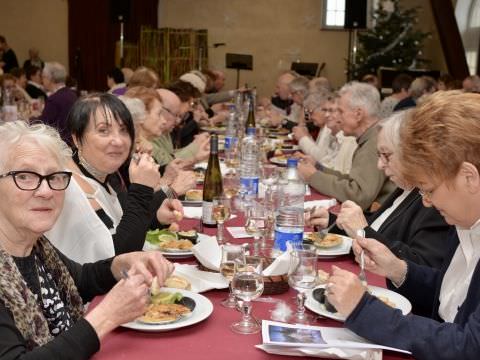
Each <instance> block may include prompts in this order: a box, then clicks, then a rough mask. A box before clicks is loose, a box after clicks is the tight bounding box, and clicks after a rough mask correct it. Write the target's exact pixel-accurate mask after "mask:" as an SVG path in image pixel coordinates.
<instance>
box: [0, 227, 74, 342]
mask: <svg viewBox="0 0 480 360" xmlns="http://www.w3.org/2000/svg"><path fill="white" fill-rule="evenodd" d="M33 251H34V252H35V255H36V256H37V257H38V260H39V261H40V263H42V264H44V265H45V268H46V270H47V271H48V272H49V273H50V274H51V275H52V278H53V280H54V281H55V284H57V287H58V292H59V293H60V296H61V298H62V300H63V302H64V303H65V306H66V308H67V311H68V312H69V313H70V315H71V317H72V320H73V322H76V321H77V320H78V319H80V318H81V317H82V316H83V303H82V299H81V297H80V295H79V293H78V290H77V288H76V286H75V283H74V282H73V279H72V277H71V276H70V273H69V272H68V269H67V267H66V266H65V264H64V263H63V262H62V260H61V259H60V257H59V256H58V254H57V252H56V250H55V249H54V248H53V246H52V244H50V242H49V241H48V240H47V239H46V238H45V237H43V236H42V237H40V238H39V239H38V241H37V243H36V244H35V247H34V250H33ZM0 299H1V300H2V301H3V302H4V304H5V306H6V308H7V309H9V310H10V312H11V313H12V315H13V319H14V321H15V325H16V327H17V328H18V330H19V331H20V333H21V334H22V336H23V338H24V339H25V342H26V347H27V349H28V350H31V349H33V348H34V347H37V346H42V345H44V344H46V343H47V342H49V341H50V340H51V339H52V335H51V334H50V331H49V328H48V323H47V320H46V319H45V316H44V315H43V313H42V309H41V308H40V306H39V305H38V303H37V301H36V300H35V295H34V294H33V293H32V291H31V290H30V289H29V288H28V286H27V284H26V282H25V280H24V279H23V277H22V275H21V274H20V271H19V270H18V268H17V266H16V264H15V262H14V260H13V259H12V257H11V256H10V255H9V254H8V253H7V252H6V251H5V250H3V249H1V248H0Z"/></svg>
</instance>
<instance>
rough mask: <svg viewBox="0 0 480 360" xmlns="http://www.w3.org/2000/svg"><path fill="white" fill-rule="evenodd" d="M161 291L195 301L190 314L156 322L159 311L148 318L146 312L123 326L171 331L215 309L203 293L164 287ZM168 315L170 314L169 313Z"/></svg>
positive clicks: (201, 318)
mask: <svg viewBox="0 0 480 360" xmlns="http://www.w3.org/2000/svg"><path fill="white" fill-rule="evenodd" d="M161 291H165V292H171V293H180V294H182V295H183V296H184V297H186V298H188V299H189V302H190V303H191V302H193V303H194V308H193V310H192V311H191V313H189V314H188V316H186V315H183V316H180V317H178V319H176V320H175V321H172V322H168V321H159V322H158V323H156V321H155V320H156V319H155V317H156V316H157V315H158V314H159V311H152V312H151V315H152V316H147V318H145V316H146V315H149V314H146V315H144V317H142V318H140V319H137V320H135V321H131V322H128V323H126V324H123V325H122V327H125V328H128V329H132V330H139V331H147V332H161V331H170V330H175V329H180V328H183V327H186V326H190V325H193V324H196V323H199V322H200V321H203V320H205V319H206V318H208V317H209V316H210V314H211V313H212V311H213V304H212V302H211V301H210V300H208V299H207V298H206V297H205V296H203V295H200V294H197V293H194V292H191V291H188V290H182V289H171V288H162V289H161ZM154 310H155V309H154ZM160 315H161V317H159V319H160V320H163V318H164V315H163V314H161V313H160ZM167 315H170V314H169V313H168V314H167ZM145 319H147V320H152V321H151V323H149V322H148V321H147V322H146V321H144V320H145Z"/></svg>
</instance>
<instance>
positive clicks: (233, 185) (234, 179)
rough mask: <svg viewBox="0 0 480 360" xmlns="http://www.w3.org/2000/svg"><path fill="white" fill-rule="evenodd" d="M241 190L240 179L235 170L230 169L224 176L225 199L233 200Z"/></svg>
mask: <svg viewBox="0 0 480 360" xmlns="http://www.w3.org/2000/svg"><path fill="white" fill-rule="evenodd" d="M239 188H240V177H239V176H238V173H237V172H236V171H235V170H234V169H229V170H228V171H227V173H226V174H225V175H224V176H223V192H224V194H225V197H227V198H229V199H233V198H234V197H235V196H236V195H237V193H238V190H239Z"/></svg>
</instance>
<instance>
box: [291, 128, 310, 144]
mask: <svg viewBox="0 0 480 360" xmlns="http://www.w3.org/2000/svg"><path fill="white" fill-rule="evenodd" d="M292 132H293V136H294V137H295V139H296V140H297V141H300V139H301V138H303V137H305V136H310V133H309V132H308V130H307V128H306V127H305V126H295V127H294V128H293V129H292Z"/></svg>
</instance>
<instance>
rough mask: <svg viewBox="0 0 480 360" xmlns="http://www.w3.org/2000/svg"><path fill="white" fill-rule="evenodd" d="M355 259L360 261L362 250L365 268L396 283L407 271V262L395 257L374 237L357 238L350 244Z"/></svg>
mask: <svg viewBox="0 0 480 360" xmlns="http://www.w3.org/2000/svg"><path fill="white" fill-rule="evenodd" d="M352 249H353V253H354V254H355V260H356V261H357V263H360V254H361V252H362V249H363V251H364V260H365V269H366V270H368V271H371V272H373V273H375V274H378V275H381V276H385V277H386V278H388V279H390V280H391V281H393V282H394V283H396V284H398V283H400V282H401V281H402V279H404V277H405V274H406V272H407V263H406V262H405V261H404V260H401V259H399V258H398V257H396V256H395V255H394V254H393V253H392V252H391V251H390V249H389V248H388V247H386V246H385V245H384V244H382V243H381V242H379V241H377V240H375V239H369V238H359V237H357V238H356V239H354V240H353V245H352Z"/></svg>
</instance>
